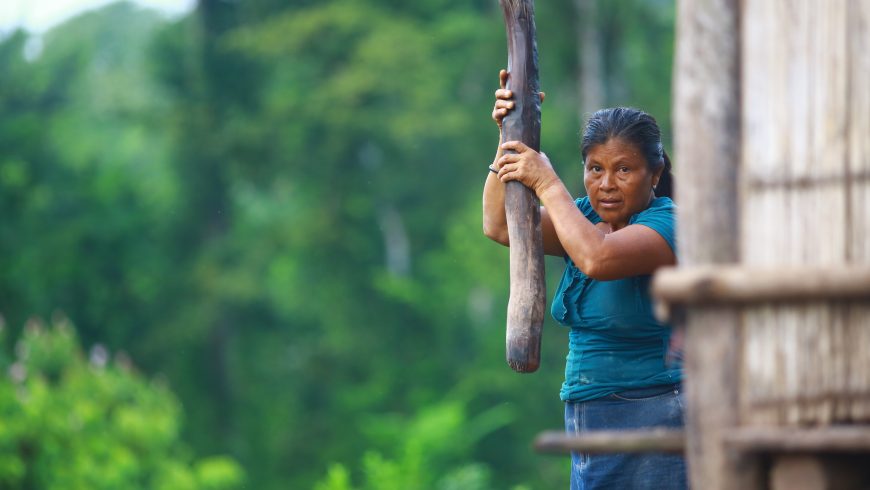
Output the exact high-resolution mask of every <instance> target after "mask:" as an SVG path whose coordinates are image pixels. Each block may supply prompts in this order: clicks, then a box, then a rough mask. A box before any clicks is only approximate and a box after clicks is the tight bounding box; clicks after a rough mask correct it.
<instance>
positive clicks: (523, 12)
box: [500, 0, 547, 373]
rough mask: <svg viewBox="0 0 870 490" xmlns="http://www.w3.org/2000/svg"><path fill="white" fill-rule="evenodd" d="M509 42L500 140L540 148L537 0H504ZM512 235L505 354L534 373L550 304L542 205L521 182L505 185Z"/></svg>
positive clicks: (513, 365)
mask: <svg viewBox="0 0 870 490" xmlns="http://www.w3.org/2000/svg"><path fill="white" fill-rule="evenodd" d="M500 3H501V7H502V11H503V12H504V22H505V28H506V30H507V41H508V42H507V44H508V73H510V77H509V78H508V81H507V88H508V89H510V90H511V91H512V92H513V93H514V104H515V107H514V109H513V110H512V111H510V112H509V113H508V115H507V116H506V117H505V118H504V119H503V120H502V141H505V142H506V141H522V142H523V143H525V144H526V145H527V146H528V147H529V148H532V149H533V150H535V151H540V149H541V98H540V91H541V90H540V88H539V83H538V48H537V45H536V43H535V4H534V1H533V0H500ZM504 201H505V217H506V218H507V225H508V235H509V236H510V244H511V246H510V258H511V264H510V273H511V280H510V285H511V289H510V299H509V300H508V312H507V335H506V337H507V339H506V349H505V351H506V352H505V355H506V357H507V362H508V365H510V367H511V368H512V369H514V370H515V371H518V372H521V373H530V372H534V371H536V370H537V369H538V366H539V365H540V362H541V330H542V327H543V325H544V311H545V310H546V295H547V293H546V291H547V286H546V284H545V283H544V242H543V237H542V235H541V211H540V209H541V208H540V203H539V202H538V197H537V196H536V195H535V193H534V191H532V190H531V189H529V188H527V187H526V186H524V185H523V184H522V183H520V182H516V181H511V182H508V183H507V185H506V186H505V196H504Z"/></svg>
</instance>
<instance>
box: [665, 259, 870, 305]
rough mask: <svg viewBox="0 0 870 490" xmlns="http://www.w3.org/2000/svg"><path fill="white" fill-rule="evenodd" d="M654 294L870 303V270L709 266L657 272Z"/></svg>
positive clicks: (676, 300)
mask: <svg viewBox="0 0 870 490" xmlns="http://www.w3.org/2000/svg"><path fill="white" fill-rule="evenodd" d="M652 293H653V295H654V296H655V297H656V298H657V299H658V300H660V301H663V302H665V303H669V304H689V305H691V304H704V303H708V304H722V303H765V302H795V301H807V300H820V301H822V300H864V301H870V267H868V266H866V265H848V264H844V265H837V266H825V267H764V268H761V267H750V266H745V265H741V266H706V267H692V268H679V267H667V268H662V269H660V270H659V271H658V272H656V274H655V277H654V278H653V285H652Z"/></svg>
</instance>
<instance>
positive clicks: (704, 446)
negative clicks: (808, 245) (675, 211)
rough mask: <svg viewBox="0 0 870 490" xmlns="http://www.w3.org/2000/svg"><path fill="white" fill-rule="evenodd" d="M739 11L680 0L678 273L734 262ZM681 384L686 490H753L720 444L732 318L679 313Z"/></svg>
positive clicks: (714, 2)
mask: <svg viewBox="0 0 870 490" xmlns="http://www.w3.org/2000/svg"><path fill="white" fill-rule="evenodd" d="M740 3H741V2H739V1H738V0H697V1H685V0H683V1H680V2H678V7H677V8H678V10H677V52H676V60H675V73H674V84H675V86H674V108H673V113H674V141H675V151H674V156H675V159H674V161H675V165H676V190H677V200H678V205H679V206H678V207H679V220H678V222H679V223H680V226H679V227H678V243H679V264H680V267H681V268H682V267H695V266H699V265H706V264H730V263H735V262H737V261H738V258H739V257H738V251H739V240H738V239H739V235H738V230H739V228H738V221H737V219H738V209H737V176H738V165H739V161H740V160H739V158H740V140H741V134H740V90H739V87H740V69H739V66H740V15H739V10H740ZM685 318H686V343H685V349H686V362H685V366H684V367H685V378H686V380H685V385H686V390H685V393H686V398H687V404H686V405H687V411H686V434H687V441H686V442H687V449H688V451H687V453H688V468H689V477H690V480H691V484H692V487H693V488H704V489H710V490H719V489H742V488H758V487H757V486H756V485H755V483H757V482H758V478H759V475H758V473H757V472H755V471H752V468H747V467H743V466H742V465H741V464H740V462H739V461H737V460H735V459H734V458H733V457H732V455H731V454H730V453H729V452H728V451H727V450H726V447H725V445H724V443H723V436H725V435H726V434H727V433H728V431H729V429H732V428H734V427H736V426H737V424H738V414H739V412H738V409H737V406H738V403H737V395H738V391H737V390H738V387H739V385H740V383H739V382H738V364H737V363H738V353H739V352H740V340H739V333H740V329H739V319H740V316H739V311H738V310H737V309H735V308H733V307H727V306H726V307H723V306H713V307H690V308H688V309H687V311H686V316H685Z"/></svg>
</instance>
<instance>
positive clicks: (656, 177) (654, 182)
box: [652, 165, 665, 189]
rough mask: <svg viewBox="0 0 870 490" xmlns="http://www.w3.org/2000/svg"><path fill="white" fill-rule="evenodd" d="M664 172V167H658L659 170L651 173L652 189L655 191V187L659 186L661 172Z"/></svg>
mask: <svg viewBox="0 0 870 490" xmlns="http://www.w3.org/2000/svg"><path fill="white" fill-rule="evenodd" d="M664 171H665V166H664V165H659V169H658V170H656V171H655V172H653V176H652V186H653V189H655V188H656V186H657V185H659V179H661V178H662V172H664Z"/></svg>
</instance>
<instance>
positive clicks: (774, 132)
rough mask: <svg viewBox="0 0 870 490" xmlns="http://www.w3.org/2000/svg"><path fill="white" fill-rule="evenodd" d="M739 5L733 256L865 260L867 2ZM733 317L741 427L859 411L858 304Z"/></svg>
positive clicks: (867, 411)
mask: <svg viewBox="0 0 870 490" xmlns="http://www.w3.org/2000/svg"><path fill="white" fill-rule="evenodd" d="M743 8H744V11H743V13H742V19H743V26H742V48H741V57H742V77H741V78H742V80H741V84H742V85H741V92H742V103H741V106H742V107H741V113H742V115H741V118H742V119H741V126H742V154H741V166H740V172H739V174H740V185H739V194H740V199H739V202H740V205H741V213H740V214H741V230H740V231H741V233H740V236H741V243H740V256H741V262H742V263H743V264H744V265H745V266H748V267H771V266H808V265H810V266H834V267H837V266H845V265H847V264H862V265H870V2H867V1H848V0H832V1H826V2H820V1H810V0H800V1H788V2H786V1H769V0H754V1H747V2H745V3H744V4H743ZM742 320H743V321H742V327H741V328H742V337H743V339H744V343H743V351H742V353H741V356H742V370H741V392H740V397H739V398H740V408H741V417H740V418H741V422H742V423H744V424H748V425H814V424H829V423H832V422H855V421H860V422H867V421H870V305H868V303H867V301H866V300H865V301H857V302H855V301H852V302H837V301H833V302H831V301H828V302H822V301H817V302H809V303H806V304H786V305H777V306H774V305H762V306H757V307H747V308H745V309H744V311H743V318H742Z"/></svg>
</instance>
